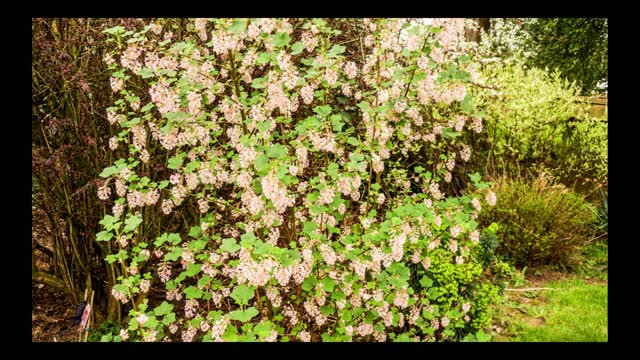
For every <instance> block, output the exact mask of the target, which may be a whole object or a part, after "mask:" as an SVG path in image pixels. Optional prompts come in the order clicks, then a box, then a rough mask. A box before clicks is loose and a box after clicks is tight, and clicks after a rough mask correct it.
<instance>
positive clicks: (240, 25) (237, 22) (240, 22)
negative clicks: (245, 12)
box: [229, 18, 249, 35]
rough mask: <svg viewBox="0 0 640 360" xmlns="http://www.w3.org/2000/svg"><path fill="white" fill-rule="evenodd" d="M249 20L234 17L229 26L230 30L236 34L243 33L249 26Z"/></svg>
mask: <svg viewBox="0 0 640 360" xmlns="http://www.w3.org/2000/svg"><path fill="white" fill-rule="evenodd" d="M248 21H249V19H246V18H236V19H233V23H232V24H231V26H229V31H231V32H232V33H234V34H236V35H238V34H241V33H242V32H243V31H244V30H245V29H246V28H247V22H248Z"/></svg>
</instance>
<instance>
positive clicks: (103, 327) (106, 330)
mask: <svg viewBox="0 0 640 360" xmlns="http://www.w3.org/2000/svg"><path fill="white" fill-rule="evenodd" d="M119 331H120V324H118V323H117V322H115V321H112V320H107V321H105V322H103V323H101V324H100V325H98V326H97V327H95V328H93V329H91V330H90V331H89V336H88V337H87V341H88V342H98V341H101V340H102V338H103V336H105V335H106V336H109V335H110V334H113V333H116V334H117V333H118V332H119Z"/></svg>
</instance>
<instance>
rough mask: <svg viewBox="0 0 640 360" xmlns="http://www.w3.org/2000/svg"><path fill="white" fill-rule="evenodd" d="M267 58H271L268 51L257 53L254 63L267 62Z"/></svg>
mask: <svg viewBox="0 0 640 360" xmlns="http://www.w3.org/2000/svg"><path fill="white" fill-rule="evenodd" d="M269 60H271V55H270V54H269V53H266V52H261V53H258V56H256V65H258V66H260V65H264V64H266V63H268V62H269Z"/></svg>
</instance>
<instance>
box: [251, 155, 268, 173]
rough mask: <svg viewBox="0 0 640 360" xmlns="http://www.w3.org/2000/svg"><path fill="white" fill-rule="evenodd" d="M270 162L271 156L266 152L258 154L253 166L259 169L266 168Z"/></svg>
mask: <svg viewBox="0 0 640 360" xmlns="http://www.w3.org/2000/svg"><path fill="white" fill-rule="evenodd" d="M268 164H269V157H267V155H265V154H262V155H260V156H257V157H256V159H255V160H254V161H253V166H254V167H255V168H256V170H257V171H262V170H264V169H265V168H266V167H267V165H268Z"/></svg>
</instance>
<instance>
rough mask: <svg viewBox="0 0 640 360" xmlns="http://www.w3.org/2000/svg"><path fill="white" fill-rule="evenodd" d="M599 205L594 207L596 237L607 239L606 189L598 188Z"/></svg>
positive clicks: (607, 198) (607, 211)
mask: <svg viewBox="0 0 640 360" xmlns="http://www.w3.org/2000/svg"><path fill="white" fill-rule="evenodd" d="M598 192H599V194H600V201H601V203H600V205H599V206H597V207H595V210H594V214H595V220H594V222H593V225H594V228H595V236H596V239H598V238H603V237H604V239H606V240H607V241H608V236H609V193H608V191H607V190H605V189H603V188H600V189H599V190H598Z"/></svg>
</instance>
